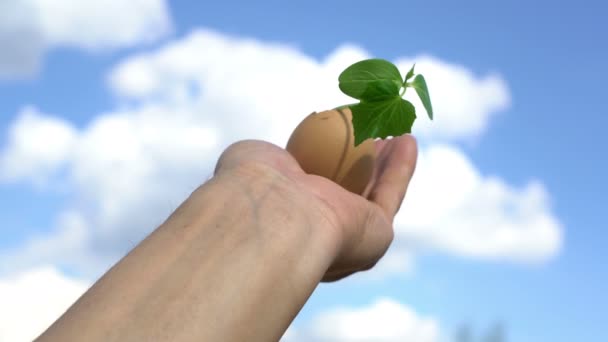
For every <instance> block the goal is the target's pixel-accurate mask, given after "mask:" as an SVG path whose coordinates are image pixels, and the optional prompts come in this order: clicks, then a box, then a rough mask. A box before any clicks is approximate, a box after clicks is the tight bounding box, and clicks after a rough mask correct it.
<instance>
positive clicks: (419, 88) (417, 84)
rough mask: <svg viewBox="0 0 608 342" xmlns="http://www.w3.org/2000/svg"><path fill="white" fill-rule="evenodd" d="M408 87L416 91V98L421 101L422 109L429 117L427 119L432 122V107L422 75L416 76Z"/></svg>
mask: <svg viewBox="0 0 608 342" xmlns="http://www.w3.org/2000/svg"><path fill="white" fill-rule="evenodd" d="M409 85H410V86H411V87H412V88H414V89H416V93H418V97H419V98H420V101H422V105H423V106H424V109H425V110H426V112H427V114H428V115H429V118H430V119H431V120H433V107H432V106H431V97H430V95H429V90H428V89H427V87H426V81H425V80H424V77H423V76H422V75H416V77H414V80H413V81H412V82H411V83H409Z"/></svg>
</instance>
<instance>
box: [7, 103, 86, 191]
mask: <svg viewBox="0 0 608 342" xmlns="http://www.w3.org/2000/svg"><path fill="white" fill-rule="evenodd" d="M76 139H77V132H76V129H74V128H73V127H72V126H71V125H70V124H69V123H67V122H65V121H64V120H61V119H59V118H57V117H54V116H51V115H46V114H43V113H40V112H39V111H38V110H37V109H36V108H33V107H26V108H24V109H23V110H22V111H21V112H20V113H19V114H18V115H17V119H16V120H15V122H13V124H12V126H11V127H10V128H9V137H8V145H7V146H6V148H5V149H4V152H3V153H2V154H1V155H0V180H4V181H15V180H21V179H33V180H34V181H36V182H37V183H38V182H41V181H43V180H44V179H46V178H47V177H48V176H50V175H52V174H53V173H54V172H55V171H57V169H58V168H60V167H61V166H62V165H63V164H64V163H65V161H66V160H68V159H69V158H70V157H71V156H70V154H71V153H72V151H73V149H74V148H75V142H76Z"/></svg>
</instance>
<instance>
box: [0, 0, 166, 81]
mask: <svg viewBox="0 0 608 342" xmlns="http://www.w3.org/2000/svg"><path fill="white" fill-rule="evenodd" d="M170 30H171V20H170V17H169V12H168V8H167V3H166V2H165V1H164V0H137V1H122V0H105V1H79V0H62V1H54V0H11V1H2V2H1V3H0V51H2V54H0V77H19V76H23V75H27V74H31V73H32V72H35V71H36V69H37V68H38V67H39V64H40V60H41V58H42V54H43V53H44V52H45V50H47V49H49V48H53V47H57V46H63V47H79V48H84V49H87V50H98V49H103V48H118V47H125V46H132V45H134V44H138V43H147V42H151V41H154V40H156V39H158V38H160V37H162V36H165V35H166V34H167V33H168V32H169V31H170Z"/></svg>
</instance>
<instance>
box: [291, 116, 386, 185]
mask: <svg viewBox="0 0 608 342" xmlns="http://www.w3.org/2000/svg"><path fill="white" fill-rule="evenodd" d="M354 139H355V136H354V130H353V126H352V113H351V111H350V109H349V108H345V109H340V110H335V109H334V110H328V111H323V112H320V113H317V112H314V113H312V114H310V115H308V116H307V117H306V118H304V120H302V122H300V124H299V125H298V126H297V127H296V128H295V130H294V131H293V133H292V135H291V137H290V138H289V141H288V142H287V147H286V150H287V151H289V153H291V155H293V156H294V157H295V159H296V160H297V161H298V162H299V163H300V166H301V167H302V169H303V170H304V171H305V172H306V173H311V174H315V175H319V176H323V177H325V178H328V179H331V180H333V181H334V182H336V183H338V184H340V185H341V186H342V187H343V188H345V189H347V190H349V191H351V192H353V193H356V194H359V195H360V194H362V193H363V191H364V190H365V188H366V186H367V184H368V183H369V181H370V179H371V177H372V171H373V168H374V163H375V159H376V150H375V147H374V141H373V139H367V140H365V141H364V142H363V143H361V144H360V145H358V146H357V147H354Z"/></svg>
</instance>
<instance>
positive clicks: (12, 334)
mask: <svg viewBox="0 0 608 342" xmlns="http://www.w3.org/2000/svg"><path fill="white" fill-rule="evenodd" d="M89 286H90V284H88V283H87V282H84V281H81V280H77V279H71V278H69V277H66V276H64V275H63V274H62V273H61V272H59V271H58V270H57V269H56V268H54V267H51V266H41V267H38V268H35V269H30V270H28V271H23V272H19V273H17V274H15V275H12V276H10V277H5V278H0V303H2V305H0V322H2V324H0V341H12V342H27V341H32V340H34V339H35V338H36V337H37V336H38V335H40V334H41V333H42V332H43V331H44V330H46V329H47V328H48V327H49V326H50V325H51V324H52V323H53V322H54V321H55V320H56V319H57V318H58V317H59V316H60V315H62V314H63V312H65V310H67V309H68V307H70V305H72V303H74V302H75V301H76V299H78V297H80V296H81V295H82V294H83V293H84V292H85V291H86V289H87V288H88V287H89Z"/></svg>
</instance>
